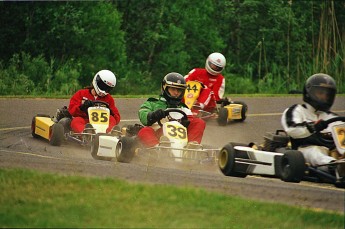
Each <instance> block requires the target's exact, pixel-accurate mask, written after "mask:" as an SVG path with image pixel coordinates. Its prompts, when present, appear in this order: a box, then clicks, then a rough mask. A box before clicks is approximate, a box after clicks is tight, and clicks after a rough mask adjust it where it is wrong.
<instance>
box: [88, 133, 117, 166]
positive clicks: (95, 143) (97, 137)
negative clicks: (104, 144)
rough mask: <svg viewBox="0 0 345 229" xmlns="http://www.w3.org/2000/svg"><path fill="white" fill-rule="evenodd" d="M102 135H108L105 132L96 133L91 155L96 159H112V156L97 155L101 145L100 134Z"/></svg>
mask: <svg viewBox="0 0 345 229" xmlns="http://www.w3.org/2000/svg"><path fill="white" fill-rule="evenodd" d="M101 135H107V134H104V133H100V134H96V135H95V137H94V139H93V142H92V143H91V156H92V157H93V158H94V159H96V160H101V161H111V159H112V158H111V157H100V156H98V155H97V151H98V146H99V136H101Z"/></svg>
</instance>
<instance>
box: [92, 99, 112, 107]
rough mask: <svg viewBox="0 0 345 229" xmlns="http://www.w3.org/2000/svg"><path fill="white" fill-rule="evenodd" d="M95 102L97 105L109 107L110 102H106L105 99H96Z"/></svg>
mask: <svg viewBox="0 0 345 229" xmlns="http://www.w3.org/2000/svg"><path fill="white" fill-rule="evenodd" d="M93 104H95V106H100V107H106V108H109V104H108V103H107V102H104V101H101V100H95V101H93ZM109 109H110V108H109Z"/></svg>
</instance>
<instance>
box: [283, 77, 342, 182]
mask: <svg viewBox="0 0 345 229" xmlns="http://www.w3.org/2000/svg"><path fill="white" fill-rule="evenodd" d="M336 90H337V89H336V83H335V81H334V79H333V78H332V77H331V76H329V75H326V74H323V73H317V74H314V75H312V76H310V77H309V78H308V79H307V81H306V82H305V85H304V88H303V101H304V102H305V104H295V105H293V106H291V107H290V108H288V109H286V110H285V111H284V113H283V116H282V119H281V123H282V126H283V128H284V130H285V131H286V132H287V133H288V135H289V136H290V137H291V143H292V148H293V149H297V150H299V151H301V152H302V154H303V156H304V158H305V160H306V162H307V163H309V164H310V165H312V166H317V165H322V164H327V163H329V162H332V161H335V160H336V158H334V157H332V156H330V150H333V149H335V145H334V143H330V144H325V143H323V142H321V141H320V140H319V138H318V137H317V134H315V132H321V133H322V134H323V135H324V136H325V137H327V136H328V138H329V137H330V133H331V127H327V126H328V125H327V124H326V123H325V121H324V120H328V119H330V118H334V117H337V115H336V114H334V113H332V112H331V111H330V108H331V106H332V105H333V102H334V99H335V95H336ZM338 123H339V122H338ZM338 123H337V122H334V123H332V124H330V125H329V126H331V125H334V124H338ZM341 167H342V168H341ZM320 169H322V170H325V171H327V170H328V172H330V173H334V172H335V168H334V166H328V167H326V166H321V167H320ZM337 170H338V174H339V176H340V177H343V176H344V175H345V174H344V172H345V171H344V167H343V166H338V169H337ZM340 170H341V171H340ZM340 173H341V174H340Z"/></svg>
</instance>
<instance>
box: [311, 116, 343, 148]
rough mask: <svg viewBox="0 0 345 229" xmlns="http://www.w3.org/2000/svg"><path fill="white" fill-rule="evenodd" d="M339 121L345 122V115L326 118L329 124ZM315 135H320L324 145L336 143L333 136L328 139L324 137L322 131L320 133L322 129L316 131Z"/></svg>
mask: <svg viewBox="0 0 345 229" xmlns="http://www.w3.org/2000/svg"><path fill="white" fill-rule="evenodd" d="M337 121H342V122H345V117H334V118H330V119H328V120H325V122H326V123H327V125H329V124H331V123H333V122H337ZM315 135H316V136H317V137H318V139H319V140H320V142H321V143H322V144H324V145H332V144H334V140H333V138H330V139H327V138H325V137H323V135H322V133H320V131H316V132H315Z"/></svg>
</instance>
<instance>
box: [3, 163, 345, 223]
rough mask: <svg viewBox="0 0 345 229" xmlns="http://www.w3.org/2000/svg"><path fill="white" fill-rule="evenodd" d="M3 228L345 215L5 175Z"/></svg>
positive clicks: (153, 188) (324, 219)
mask: <svg viewBox="0 0 345 229" xmlns="http://www.w3.org/2000/svg"><path fill="white" fill-rule="evenodd" d="M0 188H1V195H0V227H3V228H9V227H10V228H13V227H20V228H22V227H27V228H46V227H54V228H56V227H69V228H76V227H78V228H95V227H97V228H99V227H107V228H109V227H110V228H138V227H139V228H343V227H344V215H342V214H339V213H333V212H321V211H320V210H318V211H316V210H312V209H303V208H296V207H291V206H285V205H282V204H271V203H263V202H256V201H251V200H245V199H241V198H237V197H232V196H226V195H221V194H217V193H212V192H207V191H205V190H202V189H194V188H191V187H184V188H177V187H173V186H168V185H143V184H130V183H127V182H125V181H121V180H116V179H110V178H107V179H101V178H90V177H77V176H63V175H54V174H45V173H39V172H35V171H31V170H21V169H0Z"/></svg>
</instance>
